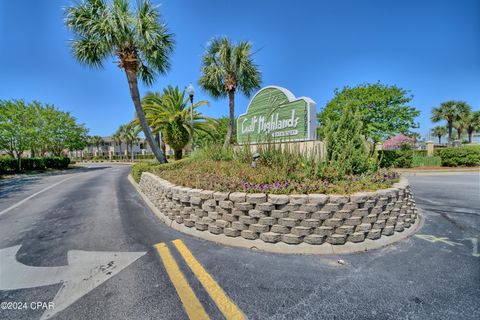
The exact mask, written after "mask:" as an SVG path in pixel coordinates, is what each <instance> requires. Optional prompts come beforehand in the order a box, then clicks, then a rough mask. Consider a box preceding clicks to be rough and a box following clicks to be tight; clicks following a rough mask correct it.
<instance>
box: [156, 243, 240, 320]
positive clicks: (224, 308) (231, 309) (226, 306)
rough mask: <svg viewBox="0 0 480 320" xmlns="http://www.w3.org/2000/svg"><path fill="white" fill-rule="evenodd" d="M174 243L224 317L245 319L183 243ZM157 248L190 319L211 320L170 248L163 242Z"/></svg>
mask: <svg viewBox="0 0 480 320" xmlns="http://www.w3.org/2000/svg"><path fill="white" fill-rule="evenodd" d="M172 243H173V245H174V246H175V248H176V249H177V250H178V252H179V253H180V255H181V256H182V258H183V259H184V260H185V263H186V264H187V265H188V266H189V268H190V269H191V270H192V272H193V274H195V276H196V277H197V279H198V280H199V281H200V283H201V284H202V286H203V287H204V288H205V291H206V292H207V293H208V294H209V295H210V297H211V298H212V300H213V301H214V302H215V304H216V305H217V307H218V309H219V310H220V311H221V312H222V314H223V316H224V317H225V318H226V319H228V320H230V319H245V316H244V315H243V313H242V311H241V310H240V309H239V308H238V307H237V306H236V305H235V303H233V301H232V300H231V299H230V298H229V297H228V296H227V294H226V293H225V291H223V289H222V288H221V287H220V286H219V285H218V283H217V282H216V281H215V280H214V279H213V278H212V276H211V275H210V274H209V273H208V272H207V271H205V269H204V268H203V266H202V265H201V264H200V262H198V260H197V259H196V258H195V257H194V256H193V254H192V253H191V252H190V250H189V249H188V248H187V246H186V245H185V244H184V243H183V241H182V240H180V239H177V240H174V241H172ZM155 248H156V249H157V252H158V254H159V255H160V258H161V259H162V262H163V264H164V266H165V269H166V270H167V274H168V276H169V277H170V280H171V281H172V283H173V285H174V287H175V290H176V291H177V294H178V295H179V297H180V300H181V301H182V304H183V306H184V308H185V311H186V312H187V315H188V317H189V318H190V319H192V320H193V319H195V320H197V319H198V320H203V319H210V318H209V316H208V314H207V312H206V311H205V308H204V307H203V305H202V304H201V303H200V301H199V300H198V298H197V296H196V295H195V293H194V292H193V290H192V288H191V287H190V285H189V284H188V281H187V279H186V278H185V275H184V274H183V272H182V271H181V270H180V268H179V267H178V264H177V262H176V261H175V259H174V258H173V256H172V254H171V252H170V249H169V248H168V246H167V245H166V244H165V243H163V242H162V243H158V244H156V245H155Z"/></svg>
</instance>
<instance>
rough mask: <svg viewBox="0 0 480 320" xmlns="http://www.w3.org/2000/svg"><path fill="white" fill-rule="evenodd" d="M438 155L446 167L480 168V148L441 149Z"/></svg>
mask: <svg viewBox="0 0 480 320" xmlns="http://www.w3.org/2000/svg"><path fill="white" fill-rule="evenodd" d="M436 154H437V155H438V156H440V158H441V159H442V166H445V167H459V166H465V167H474V166H480V146H462V147H449V148H445V149H439V150H438V151H437V152H436Z"/></svg>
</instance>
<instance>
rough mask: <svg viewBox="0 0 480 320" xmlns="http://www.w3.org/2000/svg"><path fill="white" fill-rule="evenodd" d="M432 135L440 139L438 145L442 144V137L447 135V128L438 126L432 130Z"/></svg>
mask: <svg viewBox="0 0 480 320" xmlns="http://www.w3.org/2000/svg"><path fill="white" fill-rule="evenodd" d="M432 134H433V135H434V136H435V137H437V138H438V143H439V144H441V143H442V137H443V136H444V135H446V134H447V128H446V127H445V126H436V127H434V128H433V129H432Z"/></svg>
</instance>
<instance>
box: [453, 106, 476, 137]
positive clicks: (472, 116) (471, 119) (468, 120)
mask: <svg viewBox="0 0 480 320" xmlns="http://www.w3.org/2000/svg"><path fill="white" fill-rule="evenodd" d="M460 121H461V122H462V124H463V128H464V129H465V130H466V131H467V134H468V143H472V135H473V133H474V132H475V131H478V130H480V111H473V112H469V113H468V114H467V115H465V116H464V117H463V118H462V120H460ZM457 130H458V129H457Z"/></svg>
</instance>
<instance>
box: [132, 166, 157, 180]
mask: <svg viewBox="0 0 480 320" xmlns="http://www.w3.org/2000/svg"><path fill="white" fill-rule="evenodd" d="M152 166H153V164H152V163H148V162H138V163H135V164H134V165H133V166H132V171H131V175H132V177H133V180H135V181H136V182H140V178H141V176H142V173H143V172H145V171H149V170H150V169H151V168H152Z"/></svg>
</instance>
